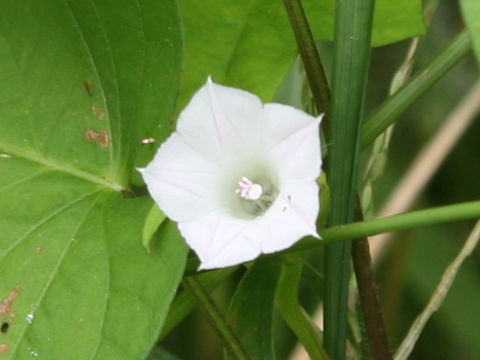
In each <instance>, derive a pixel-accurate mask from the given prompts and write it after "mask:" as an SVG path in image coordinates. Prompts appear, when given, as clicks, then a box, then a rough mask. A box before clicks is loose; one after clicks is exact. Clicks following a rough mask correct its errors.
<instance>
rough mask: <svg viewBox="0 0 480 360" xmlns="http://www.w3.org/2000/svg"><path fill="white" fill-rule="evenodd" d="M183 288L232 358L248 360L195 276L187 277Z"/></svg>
mask: <svg viewBox="0 0 480 360" xmlns="http://www.w3.org/2000/svg"><path fill="white" fill-rule="evenodd" d="M183 286H184V287H185V288H186V289H187V290H188V291H189V292H190V293H191V294H192V295H194V296H195V298H196V300H197V302H198V305H199V306H200V308H201V309H202V310H203V312H204V313H205V314H206V315H207V317H208V320H209V321H210V323H211V325H212V326H213V328H214V329H215V331H216V332H217V333H218V335H219V336H220V338H221V339H222V342H223V344H224V345H225V348H226V349H227V350H228V352H229V353H230V355H231V356H232V358H233V359H237V360H248V359H250V358H249V356H248V355H247V353H246V352H245V350H244V349H243V347H242V346H241V344H240V342H239V341H238V339H237V338H236V336H235V335H234V333H233V331H232V330H231V329H230V327H229V326H228V325H227V322H226V321H225V318H224V317H223V316H222V314H221V313H220V311H219V310H218V308H217V306H216V305H215V303H214V302H213V300H212V299H211V298H210V296H209V295H208V293H207V292H206V291H205V289H204V288H203V286H202V284H201V283H200V281H199V280H198V279H196V277H195V276H191V277H187V278H185V279H184V280H183Z"/></svg>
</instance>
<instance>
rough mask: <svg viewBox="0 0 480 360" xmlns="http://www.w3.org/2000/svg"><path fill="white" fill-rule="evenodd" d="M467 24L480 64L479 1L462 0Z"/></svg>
mask: <svg viewBox="0 0 480 360" xmlns="http://www.w3.org/2000/svg"><path fill="white" fill-rule="evenodd" d="M460 8H461V10H462V14H463V18H464V20H465V24H466V25H467V28H468V32H469V33H470V36H471V37H472V42H473V49H474V51H475V55H476V58H477V62H478V63H479V64H480V2H479V1H478V0H460Z"/></svg>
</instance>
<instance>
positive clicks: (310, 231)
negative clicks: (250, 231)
mask: <svg viewBox="0 0 480 360" xmlns="http://www.w3.org/2000/svg"><path fill="white" fill-rule="evenodd" d="M318 191H319V188H318V185H317V184H316V182H314V181H308V182H295V183H291V184H285V185H283V186H282V188H281V189H280V195H279V197H278V199H277V200H276V201H275V203H274V204H272V206H271V208H270V209H268V211H267V212H266V213H265V215H264V216H263V217H262V218H260V219H259V223H260V225H261V237H260V238H261V247H262V253H265V254H269V253H272V252H275V251H280V250H284V249H286V248H288V247H290V246H292V245H293V244H294V243H295V242H297V241H298V240H300V239H301V238H302V237H304V236H307V235H313V236H318V234H317V231H316V226H315V222H316V219H317V216H318V211H319V207H320V204H319V200H318Z"/></svg>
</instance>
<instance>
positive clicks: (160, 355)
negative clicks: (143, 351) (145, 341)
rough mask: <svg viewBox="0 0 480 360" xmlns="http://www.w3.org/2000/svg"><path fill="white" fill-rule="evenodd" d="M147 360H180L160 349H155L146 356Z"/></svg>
mask: <svg viewBox="0 0 480 360" xmlns="http://www.w3.org/2000/svg"><path fill="white" fill-rule="evenodd" d="M147 360H180V359H179V358H178V357H176V356H175V355H172V354H170V353H169V352H168V351H167V350H165V349H163V348H161V347H155V348H154V349H153V350H152V352H151V353H150V354H149V355H148V358H147Z"/></svg>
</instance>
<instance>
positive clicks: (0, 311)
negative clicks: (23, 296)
mask: <svg viewBox="0 0 480 360" xmlns="http://www.w3.org/2000/svg"><path fill="white" fill-rule="evenodd" d="M19 294H20V286H17V287H16V288H15V289H13V290H12V291H10V295H8V297H7V298H6V299H5V300H3V301H2V303H1V304H0V315H7V314H8V313H10V311H11V310H12V305H13V303H14V302H15V300H16V299H17V297H18V295H19Z"/></svg>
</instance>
